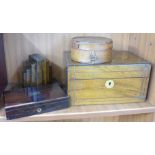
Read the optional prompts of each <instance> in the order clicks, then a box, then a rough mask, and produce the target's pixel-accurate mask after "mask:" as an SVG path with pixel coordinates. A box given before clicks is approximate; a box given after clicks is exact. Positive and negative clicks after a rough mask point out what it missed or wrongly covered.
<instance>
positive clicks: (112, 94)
mask: <svg viewBox="0 0 155 155" xmlns="http://www.w3.org/2000/svg"><path fill="white" fill-rule="evenodd" d="M66 61H67V82H68V84H67V85H68V95H69V96H70V97H71V104H72V105H87V104H109V103H130V102H131V103H132V102H143V101H144V100H145V99H146V95H147V88H148V82H149V76H150V70H151V65H150V64H149V63H148V62H147V61H145V60H143V59H141V58H139V57H138V56H136V55H134V54H132V53H130V52H124V51H113V58H112V62H110V63H105V64H95V65H89V64H83V63H77V62H74V61H72V60H71V57H70V52H66Z"/></svg>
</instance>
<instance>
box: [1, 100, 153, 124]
mask: <svg viewBox="0 0 155 155" xmlns="http://www.w3.org/2000/svg"><path fill="white" fill-rule="evenodd" d="M154 112H155V106H154V105H152V104H150V103H148V102H144V103H129V104H110V105H88V106H72V107H70V108H67V109H63V110H58V111H54V112H49V113H44V114H40V115H33V116H29V117H24V118H20V119H15V120H11V121H26V122H31V121H32V122H33V121H63V120H68V121H69V120H76V119H84V118H93V117H102V116H105V117H106V116H119V115H133V114H142V113H154ZM0 121H6V118H5V112H4V109H1V110H0Z"/></svg>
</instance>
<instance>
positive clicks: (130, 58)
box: [65, 50, 149, 66]
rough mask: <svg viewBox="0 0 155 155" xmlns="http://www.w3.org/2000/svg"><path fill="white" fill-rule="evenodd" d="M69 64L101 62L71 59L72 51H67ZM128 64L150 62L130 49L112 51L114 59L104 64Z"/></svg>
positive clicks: (83, 64)
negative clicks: (80, 61)
mask: <svg viewBox="0 0 155 155" xmlns="http://www.w3.org/2000/svg"><path fill="white" fill-rule="evenodd" d="M65 55H66V64H67V66H91V65H93V66H95V65H96V66H97V65H101V64H86V63H79V62H75V61H73V60H71V55H70V51H68V52H66V53H65ZM128 64H149V62H148V61H146V60H144V59H142V58H140V57H139V56H137V55H135V54H133V53H131V52H130V51H114V50H113V51H112V61H111V62H108V63H104V64H103V65H128Z"/></svg>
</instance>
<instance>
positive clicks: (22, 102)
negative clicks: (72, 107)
mask: <svg viewBox="0 0 155 155" xmlns="http://www.w3.org/2000/svg"><path fill="white" fill-rule="evenodd" d="M4 102H5V112H6V117H7V119H8V120H10V119H16V118H20V117H25V116H31V115H35V114H41V113H46V112H51V111H55V110H60V109H63V108H67V107H69V97H68V96H67V95H66V94H65V93H64V91H63V89H62V88H61V87H60V86H59V84H57V83H54V84H52V85H48V86H40V87H27V88H20V89H13V90H11V91H6V92H5V93H4Z"/></svg>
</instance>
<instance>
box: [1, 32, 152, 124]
mask: <svg viewBox="0 0 155 155" xmlns="http://www.w3.org/2000/svg"><path fill="white" fill-rule="evenodd" d="M75 36H103V37H108V38H112V40H113V49H115V50H124V51H126V50H130V51H131V52H133V53H135V54H137V55H139V56H140V57H142V58H145V59H147V60H148V61H149V62H151V64H152V66H153V67H152V72H151V80H150V82H149V92H148V100H147V101H148V102H150V103H151V104H153V105H155V95H154V92H155V69H154V68H155V52H154V51H155V34H149V33H147V34H138V33H135V34H132V33H114V34H111V33H103V34H99V33H87V34H85V33H70V34H4V45H5V55H6V65H7V75H8V80H9V82H18V79H19V73H20V69H21V65H22V62H23V61H24V60H25V59H27V56H28V55H29V54H32V53H36V52H38V53H42V54H43V55H46V57H48V59H49V60H50V61H52V62H53V72H54V77H56V78H57V79H60V80H62V81H65V79H66V72H65V62H64V51H68V50H70V48H71V38H73V37H75ZM16 73H17V74H16ZM123 117H124V116H117V117H116V116H113V117H110V118H109V119H104V118H102V117H99V118H98V119H97V118H95V121H97V120H103V121H105V120H110V121H121V120H124V121H126V120H130V121H132V120H133V121H136V120H137V121H152V120H154V121H155V115H154V116H153V117H152V116H150V115H149V114H142V115H139V114H138V115H136V116H132V115H131V116H129V115H128V116H125V117H124V119H123ZM91 120H92V121H93V120H94V118H90V119H89V121H91Z"/></svg>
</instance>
